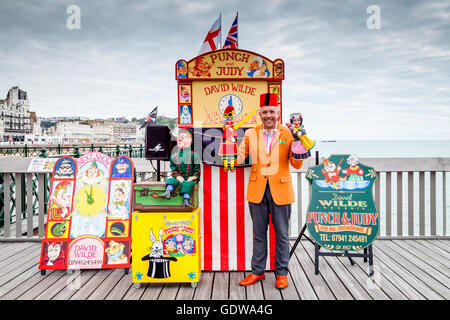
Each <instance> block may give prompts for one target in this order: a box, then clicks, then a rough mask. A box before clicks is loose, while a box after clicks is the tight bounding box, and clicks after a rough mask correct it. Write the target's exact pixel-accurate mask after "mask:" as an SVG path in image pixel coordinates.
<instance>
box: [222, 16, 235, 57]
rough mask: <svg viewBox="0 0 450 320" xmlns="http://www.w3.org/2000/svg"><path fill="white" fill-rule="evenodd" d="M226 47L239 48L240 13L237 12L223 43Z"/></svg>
mask: <svg viewBox="0 0 450 320" xmlns="http://www.w3.org/2000/svg"><path fill="white" fill-rule="evenodd" d="M223 48H224V49H237V48H238V13H236V18H234V21H233V24H232V25H231V28H230V31H229V32H228V36H227V38H226V39H225V43H224V44H223Z"/></svg>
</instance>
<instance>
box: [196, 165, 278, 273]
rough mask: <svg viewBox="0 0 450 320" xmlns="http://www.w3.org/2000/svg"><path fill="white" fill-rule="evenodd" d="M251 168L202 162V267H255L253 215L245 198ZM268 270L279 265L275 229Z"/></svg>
mask: <svg viewBox="0 0 450 320" xmlns="http://www.w3.org/2000/svg"><path fill="white" fill-rule="evenodd" d="M249 175H250V168H237V169H236V170H235V172H225V171H224V170H223V168H222V167H216V166H211V165H207V164H203V165H202V177H201V182H200V190H199V202H200V203H199V204H200V208H201V234H202V270H204V271H243V270H251V259H252V252H253V227H252V218H251V216H250V211H249V208H248V203H247V201H246V200H245V199H246V194H247V184H248V176H249ZM267 241H268V248H269V250H268V257H267V266H266V268H267V270H274V269H275V262H274V261H275V257H274V254H275V232H274V229H273V226H272V223H270V225H269V230H268V236H267Z"/></svg>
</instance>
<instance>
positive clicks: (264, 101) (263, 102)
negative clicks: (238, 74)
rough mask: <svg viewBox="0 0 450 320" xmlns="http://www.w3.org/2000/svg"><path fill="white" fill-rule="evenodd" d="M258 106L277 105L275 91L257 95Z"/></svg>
mask: <svg viewBox="0 0 450 320" xmlns="http://www.w3.org/2000/svg"><path fill="white" fill-rule="evenodd" d="M259 107H260V108H261V107H278V99H277V95H276V94H275V93H263V94H262V95H261V96H260V97H259Z"/></svg>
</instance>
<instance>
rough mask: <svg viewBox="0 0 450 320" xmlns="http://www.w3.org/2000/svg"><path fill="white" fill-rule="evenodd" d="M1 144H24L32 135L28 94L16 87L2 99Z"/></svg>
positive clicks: (0, 118)
mask: <svg viewBox="0 0 450 320" xmlns="http://www.w3.org/2000/svg"><path fill="white" fill-rule="evenodd" d="M0 121H1V124H0V142H3V141H9V142H23V141H24V140H25V135H27V134H31V132H32V125H31V118H30V103H29V100H28V95H27V92H26V91H24V90H21V89H20V88H19V87H17V86H15V87H12V88H11V89H9V90H8V94H7V95H6V99H4V100H1V99H0Z"/></svg>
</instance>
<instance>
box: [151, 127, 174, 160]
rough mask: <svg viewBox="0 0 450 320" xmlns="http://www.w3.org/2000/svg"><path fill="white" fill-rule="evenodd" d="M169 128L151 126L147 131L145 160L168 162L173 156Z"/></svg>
mask: <svg viewBox="0 0 450 320" xmlns="http://www.w3.org/2000/svg"><path fill="white" fill-rule="evenodd" d="M170 138H171V137H170V129H169V127H168V126H158V125H149V126H147V127H146V129H145V158H146V159H148V160H164V161H167V160H169V158H170V154H171V143H170Z"/></svg>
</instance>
